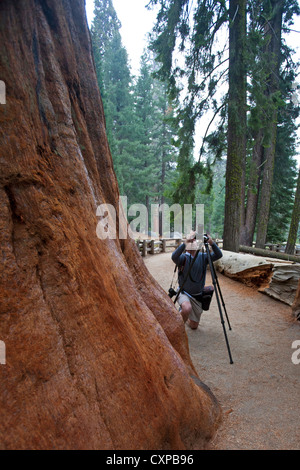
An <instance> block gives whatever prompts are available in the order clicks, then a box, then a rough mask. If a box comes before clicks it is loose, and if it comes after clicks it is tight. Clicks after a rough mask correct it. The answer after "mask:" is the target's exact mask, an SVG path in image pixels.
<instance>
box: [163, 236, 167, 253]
mask: <svg viewBox="0 0 300 470" xmlns="http://www.w3.org/2000/svg"><path fill="white" fill-rule="evenodd" d="M166 246H167V241H166V239H165V238H164V239H163V240H162V252H163V253H165V252H166Z"/></svg>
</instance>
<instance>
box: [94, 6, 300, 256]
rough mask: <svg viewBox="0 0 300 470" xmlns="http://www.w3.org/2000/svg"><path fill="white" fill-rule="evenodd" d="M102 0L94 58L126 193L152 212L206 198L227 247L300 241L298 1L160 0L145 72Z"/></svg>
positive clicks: (214, 228) (209, 221)
mask: <svg viewBox="0 0 300 470" xmlns="http://www.w3.org/2000/svg"><path fill="white" fill-rule="evenodd" d="M195 3H196V4H195ZM94 5H95V9H94V20H93V23H92V26H91V36H92V43H93V50H94V59H95V66H96V72H97V78H98V84H99V88H100V91H101V95H102V99H103V103H104V109H105V116H106V127H107V134H108V140H109V144H110V149H111V152H112V157H113V161H114V167H115V171H116V175H117V179H118V183H119V188H120V194H121V195H125V196H127V198H128V204H129V205H132V204H134V203H140V204H145V205H146V206H147V207H148V208H149V213H150V205H151V204H153V203H158V204H163V203H168V204H170V205H172V204H173V203H179V204H182V205H183V204H188V203H192V204H204V205H205V229H206V230H207V231H208V232H209V233H210V234H212V235H213V236H215V237H219V238H224V243H225V245H224V248H225V249H231V250H233V251H238V246H239V244H240V243H241V244H244V245H249V246H251V245H252V244H253V242H256V246H258V247H264V245H265V243H283V242H288V243H287V246H286V251H287V252H290V253H292V252H293V250H294V246H295V243H299V235H300V233H299V217H300V213H299V211H300V202H299V198H300V194H299V193H300V188H299V185H300V183H299V181H300V176H299V174H300V173H299V170H298V168H297V159H296V147H297V124H296V120H297V118H298V116H299V101H298V96H299V92H298V89H299V85H298V81H297V78H298V64H297V63H296V62H295V61H294V58H293V52H294V51H293V50H292V49H291V48H289V47H288V46H287V44H286V42H285V39H284V38H285V35H286V34H288V32H289V31H290V30H291V29H292V27H293V18H294V17H295V15H299V14H300V9H299V5H298V2H297V1H294V0H263V1H259V2H258V1H256V0H250V1H246V0H231V1H229V2H226V1H216V0H211V1H204V0H198V2H194V4H193V2H192V1H189V0H167V1H162V0H151V1H150V2H149V5H148V8H151V7H156V8H158V9H159V10H158V15H157V22H156V25H155V28H154V30H153V31H152V33H151V34H150V35H149V44H148V47H147V48H146V49H145V51H144V54H143V56H142V57H141V61H140V70H139V74H138V75H137V76H133V75H132V73H131V70H130V66H129V60H128V54H127V51H126V49H125V47H124V46H123V44H122V39H121V34H120V28H121V24H120V21H119V19H118V17H117V14H116V11H115V9H114V6H113V1H112V0H95V2H94ZM200 129H201V135H203V136H204V138H203V140H202V142H201V145H200V149H199V148H197V145H196V141H197V134H198V133H199V132H200ZM297 187H298V190H297Z"/></svg>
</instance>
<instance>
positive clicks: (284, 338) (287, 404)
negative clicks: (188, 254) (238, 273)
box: [144, 253, 300, 450]
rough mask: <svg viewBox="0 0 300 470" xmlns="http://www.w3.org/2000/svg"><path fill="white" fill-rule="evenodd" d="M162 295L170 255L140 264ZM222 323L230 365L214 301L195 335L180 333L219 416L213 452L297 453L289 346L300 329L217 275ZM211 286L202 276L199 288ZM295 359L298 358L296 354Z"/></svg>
mask: <svg viewBox="0 0 300 470" xmlns="http://www.w3.org/2000/svg"><path fill="white" fill-rule="evenodd" d="M144 260H145V264H146V266H147V268H148V270H149V271H150V273H151V274H152V275H153V276H154V277H155V279H156V280H157V281H158V282H159V284H160V285H161V286H162V287H163V289H164V290H165V291H166V292H167V291H168V289H169V287H170V283H171V279H172V276H173V272H174V264H173V262H172V261H171V254H170V253H164V254H158V255H154V256H147V257H146V258H144ZM217 276H218V280H219V284H220V288H221V292H222V294H223V298H224V302H225V306H226V310H227V313H228V318H229V322H230V325H231V328H232V330H231V331H229V329H228V325H227V322H226V331H227V336H228V340H229V345H230V350H231V354H232V358H233V364H230V362H229V355H228V351H227V347H226V342H225V336H224V332H223V328H222V324H221V320H220V313H219V309H218V305H217V301H216V297H215V295H214V298H213V300H212V303H211V307H210V310H209V311H207V312H203V314H202V317H201V321H200V325H199V328H198V329H197V330H191V329H190V328H189V327H188V326H186V333H187V336H188V340H189V348H190V355H191V358H192V361H193V364H194V366H195V368H196V370H197V372H198V375H199V378H200V380H201V381H202V382H204V383H205V384H206V385H207V386H208V387H209V388H210V389H211V391H212V392H213V393H214V395H215V396H216V398H217V399H218V401H219V403H220V405H221V407H222V409H223V421H222V424H221V426H220V427H219V429H218V431H217V434H216V436H215V437H214V439H213V440H212V441H211V443H210V445H209V449H212V450H254V449H258V450H299V449H300V428H299V418H300V412H299V410H300V364H298V365H297V364H294V363H293V361H292V354H293V353H295V351H296V350H295V349H292V343H293V342H294V341H296V340H300V323H299V321H296V320H295V319H294V317H293V316H292V312H291V308H290V307H289V306H288V305H286V304H284V303H282V302H280V301H277V300H274V299H272V298H270V297H268V296H267V295H265V294H262V293H259V292H257V291H256V290H255V289H254V288H250V287H247V286H245V285H244V284H242V283H239V282H237V281H233V280H231V279H229V278H227V277H225V276H223V275H221V274H219V273H217ZM207 284H211V277H210V273H209V270H208V273H207V280H206V285H207ZM298 357H299V354H298Z"/></svg>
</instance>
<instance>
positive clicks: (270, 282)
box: [215, 250, 300, 306]
mask: <svg viewBox="0 0 300 470" xmlns="http://www.w3.org/2000/svg"><path fill="white" fill-rule="evenodd" d="M215 266H216V269H217V270H218V271H220V272H221V273H223V274H224V275H225V276H228V277H230V278H232V279H234V280H236V281H239V282H242V283H244V284H246V285H247V286H249V287H254V288H256V289H257V290H258V291H259V292H262V293H264V294H267V295H269V296H270V297H273V298H275V299H277V300H280V301H281V302H284V303H286V304H288V305H290V306H291V305H292V304H293V302H294V301H295V298H296V292H297V288H298V283H299V279H300V264H295V263H292V262H288V261H277V262H274V260H272V259H270V258H263V257H260V256H254V255H250V254H245V253H233V252H230V251H224V250H223V257H222V258H221V259H220V260H218V261H217V262H216V263H215Z"/></svg>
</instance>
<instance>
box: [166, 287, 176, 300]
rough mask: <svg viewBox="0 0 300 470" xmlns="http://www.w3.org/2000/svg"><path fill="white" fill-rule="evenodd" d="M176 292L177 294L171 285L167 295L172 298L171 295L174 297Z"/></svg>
mask: <svg viewBox="0 0 300 470" xmlns="http://www.w3.org/2000/svg"><path fill="white" fill-rule="evenodd" d="M176 294H177V292H176V290H174V289H173V287H170V289H169V293H168V296H169V297H170V298H171V299H172V297H174V295H176Z"/></svg>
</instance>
